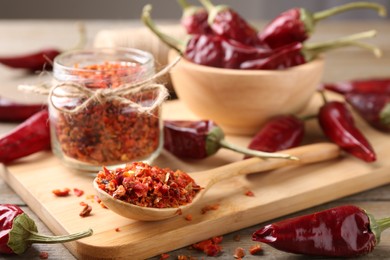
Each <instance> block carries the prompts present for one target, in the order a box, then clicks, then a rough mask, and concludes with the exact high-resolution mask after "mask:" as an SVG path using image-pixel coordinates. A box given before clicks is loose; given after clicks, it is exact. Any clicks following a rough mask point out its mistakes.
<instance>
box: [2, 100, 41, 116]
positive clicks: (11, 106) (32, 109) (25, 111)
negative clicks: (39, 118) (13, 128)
mask: <svg viewBox="0 0 390 260" xmlns="http://www.w3.org/2000/svg"><path fill="white" fill-rule="evenodd" d="M46 107H47V106H46V105H45V104H21V103H17V102H14V101H11V100H9V99H6V98H3V97H0V121H2V122H20V121H24V120H26V119H27V118H29V117H30V116H32V115H34V114H35V113H37V112H39V111H41V110H43V109H45V108H46Z"/></svg>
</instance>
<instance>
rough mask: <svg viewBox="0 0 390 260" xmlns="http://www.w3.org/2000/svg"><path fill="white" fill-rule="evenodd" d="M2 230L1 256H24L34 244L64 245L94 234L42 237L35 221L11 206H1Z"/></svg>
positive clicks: (0, 226)
mask: <svg viewBox="0 0 390 260" xmlns="http://www.w3.org/2000/svg"><path fill="white" fill-rule="evenodd" d="M0 230H1V232H0V253H1V254H22V253H24V252H25V251H26V250H27V249H28V248H29V247H30V246H31V245H32V244H33V243H41V244H54V243H64V242H69V241H73V240H77V239H80V238H84V237H87V236H91V235H92V233H93V231H92V229H88V230H87V231H83V232H80V233H75V234H70V235H64V236H46V235H40V234H38V229H37V226H36V225H35V223H34V221H33V220H32V219H31V218H30V217H29V216H28V215H27V214H26V213H24V212H23V210H22V209H21V208H19V207H18V206H16V205H11V204H0Z"/></svg>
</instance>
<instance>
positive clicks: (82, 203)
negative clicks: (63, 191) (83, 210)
mask: <svg viewBox="0 0 390 260" xmlns="http://www.w3.org/2000/svg"><path fill="white" fill-rule="evenodd" d="M79 204H80V206H83V207H84V206H85V205H88V204H87V203H85V202H84V201H81V202H80V203H79Z"/></svg>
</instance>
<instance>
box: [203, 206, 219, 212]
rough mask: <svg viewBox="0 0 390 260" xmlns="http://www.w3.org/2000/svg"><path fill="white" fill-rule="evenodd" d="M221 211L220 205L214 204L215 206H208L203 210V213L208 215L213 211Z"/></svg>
mask: <svg viewBox="0 0 390 260" xmlns="http://www.w3.org/2000/svg"><path fill="white" fill-rule="evenodd" d="M218 209H219V204H214V205H206V206H204V207H203V208H202V210H201V213H202V214H206V213H207V212H209V211H211V210H218Z"/></svg>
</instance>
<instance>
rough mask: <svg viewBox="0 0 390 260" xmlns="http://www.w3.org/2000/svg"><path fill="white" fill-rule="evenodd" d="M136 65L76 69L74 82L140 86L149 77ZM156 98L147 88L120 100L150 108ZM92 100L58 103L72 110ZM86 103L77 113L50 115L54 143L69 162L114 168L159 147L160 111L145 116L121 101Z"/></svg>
mask: <svg viewBox="0 0 390 260" xmlns="http://www.w3.org/2000/svg"><path fill="white" fill-rule="evenodd" d="M144 70H145V69H144V68H142V67H141V65H140V64H137V63H129V62H126V63H124V62H117V63H112V62H105V63H102V64H93V65H90V66H85V67H82V70H74V71H73V72H72V73H74V75H75V77H78V78H79V79H80V81H81V82H83V83H84V85H85V86H86V87H87V88H89V89H95V90H96V89H102V88H103V89H104V88H117V87H120V86H121V85H123V84H126V83H129V82H134V81H139V80H140V79H142V77H144V76H143V75H146V74H147V73H149V72H146V71H144ZM157 96H158V92H157V90H155V89H144V90H143V91H140V92H137V93H131V94H126V95H124V96H122V98H125V99H127V100H129V101H132V102H134V103H137V104H140V105H141V106H144V107H149V106H150V105H151V104H153V103H154V101H155V100H156V98H157ZM87 98H88V97H80V98H73V99H72V101H71V102H61V101H62V99H60V100H61V101H58V102H56V104H55V105H56V107H58V108H59V109H67V110H69V109H74V108H76V107H78V106H80V105H81V104H83V103H84V102H85V101H86V100H87ZM104 101H105V102H100V101H99V100H96V101H93V102H90V103H88V105H87V106H86V107H85V108H83V109H81V110H80V111H78V112H75V113H72V114H71V115H69V114H68V113H65V112H61V111H59V110H58V111H56V112H57V113H56V114H55V115H54V114H53V116H51V123H52V125H53V126H54V127H53V128H54V133H55V135H54V136H55V138H56V139H57V141H58V144H59V148H60V150H61V151H62V153H63V154H64V155H65V156H66V157H67V158H65V159H68V160H78V161H80V162H84V163H88V164H92V165H115V164H123V163H126V162H129V161H134V160H142V159H144V158H147V157H149V156H150V155H151V154H153V153H154V152H155V151H156V150H157V149H158V148H159V146H160V138H161V126H160V114H161V109H160V107H157V108H155V109H152V110H151V111H149V112H148V113H142V112H140V111H139V110H138V109H137V108H134V107H131V106H129V105H128V104H126V103H123V102H120V101H119V100H117V99H106V100H104Z"/></svg>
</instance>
